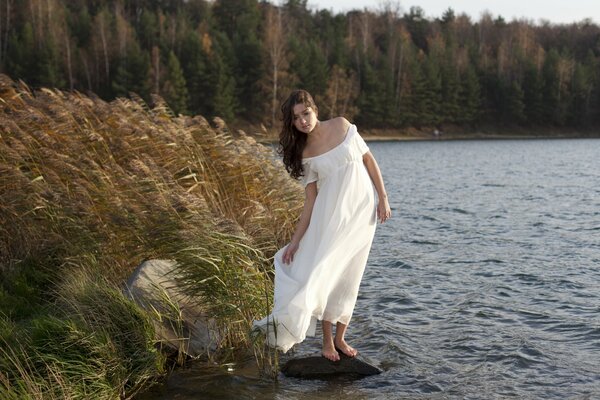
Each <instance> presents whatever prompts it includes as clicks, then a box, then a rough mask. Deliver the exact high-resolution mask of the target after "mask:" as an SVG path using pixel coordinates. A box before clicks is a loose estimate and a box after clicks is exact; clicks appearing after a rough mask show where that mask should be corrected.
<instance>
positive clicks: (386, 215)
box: [377, 196, 392, 224]
mask: <svg viewBox="0 0 600 400" xmlns="http://www.w3.org/2000/svg"><path fill="white" fill-rule="evenodd" d="M391 216H392V210H391V209H390V203H389V202H388V199H387V196H386V197H384V198H383V199H380V200H379V204H377V218H379V222H381V223H382V224H383V223H384V222H385V221H387V220H388V219H390V217H391Z"/></svg>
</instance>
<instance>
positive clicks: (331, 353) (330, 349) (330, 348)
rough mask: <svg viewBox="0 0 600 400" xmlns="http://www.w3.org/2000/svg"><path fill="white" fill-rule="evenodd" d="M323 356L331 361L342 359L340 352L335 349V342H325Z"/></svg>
mask: <svg viewBox="0 0 600 400" xmlns="http://www.w3.org/2000/svg"><path fill="white" fill-rule="evenodd" d="M322 354H323V357H325V358H326V359H328V360H331V361H340V354H339V353H338V352H337V351H336V350H335V346H334V345H333V342H331V343H323V352H322Z"/></svg>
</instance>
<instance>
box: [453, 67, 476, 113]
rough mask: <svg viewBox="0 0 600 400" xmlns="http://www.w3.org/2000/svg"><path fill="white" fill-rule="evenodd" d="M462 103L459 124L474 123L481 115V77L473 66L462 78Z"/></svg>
mask: <svg viewBox="0 0 600 400" xmlns="http://www.w3.org/2000/svg"><path fill="white" fill-rule="evenodd" d="M460 103H461V104H462V107H461V113H460V116H459V118H458V122H461V123H468V124H471V123H474V122H475V121H477V120H478V119H479V116H480V114H481V91H480V85H479V77H478V76H477V73H476V72H475V69H474V68H473V67H472V66H469V67H468V68H467V70H466V72H465V74H464V76H463V78H462V82H461V88H460Z"/></svg>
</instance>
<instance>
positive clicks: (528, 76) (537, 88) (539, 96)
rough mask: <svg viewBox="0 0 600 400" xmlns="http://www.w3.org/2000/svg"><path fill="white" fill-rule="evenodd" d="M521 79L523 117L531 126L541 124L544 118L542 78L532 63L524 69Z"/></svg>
mask: <svg viewBox="0 0 600 400" xmlns="http://www.w3.org/2000/svg"><path fill="white" fill-rule="evenodd" d="M524 75H525V78H524V79H523V94H524V97H523V102H524V103H525V117H526V119H527V121H528V122H529V123H531V124H541V123H542V122H543V118H544V99H543V95H544V93H543V89H544V83H543V81H542V77H541V75H540V73H539V72H538V70H537V68H536V67H535V65H534V64H533V63H529V64H528V65H527V66H526V67H525V74H524Z"/></svg>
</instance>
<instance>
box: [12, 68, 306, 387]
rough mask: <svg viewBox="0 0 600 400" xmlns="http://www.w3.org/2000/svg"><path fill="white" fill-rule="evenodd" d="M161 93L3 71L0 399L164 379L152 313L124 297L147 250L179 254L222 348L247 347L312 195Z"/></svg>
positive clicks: (224, 354) (225, 353) (259, 153)
mask: <svg viewBox="0 0 600 400" xmlns="http://www.w3.org/2000/svg"><path fill="white" fill-rule="evenodd" d="M154 100H155V105H154V107H153V108H150V107H148V106H147V105H146V104H144V103H143V102H142V101H141V100H135V99H134V100H126V99H117V100H115V101H113V102H111V103H107V102H104V101H102V100H100V99H98V98H95V97H88V96H84V95H82V94H79V93H65V92H61V91H55V90H49V89H42V90H39V91H36V92H33V91H31V90H30V89H29V88H28V87H27V86H25V85H24V84H23V83H15V82H13V81H11V80H10V79H9V78H8V77H6V76H3V75H0V338H1V341H0V364H1V366H2V368H1V369H0V371H1V372H0V397H3V398H78V397H86V396H87V398H114V397H128V396H131V395H132V394H133V393H135V392H136V391H137V390H139V388H141V387H144V386H145V385H147V384H148V383H149V382H151V381H152V379H153V377H156V376H160V375H161V374H163V373H164V363H165V360H164V357H163V356H161V355H160V353H158V352H157V351H156V350H155V348H156V347H155V344H156V343H155V339H156V338H155V337H154V332H153V330H152V324H150V323H149V322H148V321H149V318H150V317H151V316H149V315H148V314H146V312H145V311H143V310H141V309H140V308H139V307H138V306H136V305H135V304H133V303H131V302H129V300H127V299H126V298H124V297H123V295H122V294H121V288H122V284H123V282H124V280H125V279H126V278H127V277H128V276H129V275H130V274H131V272H132V271H133V269H134V268H135V267H136V266H137V265H139V264H140V263H141V262H142V261H143V260H147V259H156V258H159V259H173V260H175V261H176V262H177V265H178V274H179V278H178V279H179V282H180V284H181V287H182V288H183V289H184V290H185V292H186V293H187V294H188V295H189V296H191V297H192V298H193V299H196V300H197V301H198V304H201V305H203V307H205V308H206V311H207V313H208V314H209V315H211V316H212V317H214V318H215V320H216V323H217V327H218V330H219V332H220V335H219V337H220V338H221V343H219V344H218V345H219V346H218V348H219V350H220V352H219V355H218V357H220V358H221V359H223V360H225V359H227V358H228V357H231V355H233V354H235V353H236V352H238V351H239V350H240V349H248V348H250V347H252V341H251V340H250V338H249V336H248V332H249V330H250V324H251V322H252V320H254V319H258V318H260V317H262V316H264V315H265V314H266V313H267V312H268V311H269V304H268V299H270V298H271V296H272V281H271V277H272V276H271V275H272V267H271V259H272V257H273V254H274V252H275V251H276V250H277V249H278V248H280V247H281V246H282V245H284V244H285V243H286V242H287V241H288V240H289V237H290V235H291V233H292V229H293V225H294V223H295V220H296V218H297V215H298V213H299V210H300V207H301V204H302V202H301V200H302V197H301V193H302V191H301V189H300V186H299V185H298V184H297V183H295V182H293V181H291V180H290V179H289V177H288V176H287V174H286V173H285V170H284V168H283V166H282V165H281V164H280V162H279V161H276V160H274V158H273V154H272V151H271V150H269V149H267V148H265V147H263V146H262V145H259V144H257V143H256V142H255V141H254V139H253V138H251V137H249V136H247V135H245V134H244V133H243V132H239V133H237V134H235V135H232V134H231V133H230V132H229V131H228V130H227V128H226V127H225V126H224V125H220V128H211V126H210V125H209V124H208V122H207V121H206V120H205V119H203V118H202V117H194V118H191V117H176V116H174V115H172V113H171V112H170V110H169V109H168V108H167V107H166V105H165V104H164V102H162V100H161V99H160V98H158V97H157V98H155V99H154ZM263 356H264V354H263ZM259 358H260V357H259ZM267 358H268V357H267ZM83 364H85V365H83ZM88 378H90V379H88ZM92 381H93V382H92Z"/></svg>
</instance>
